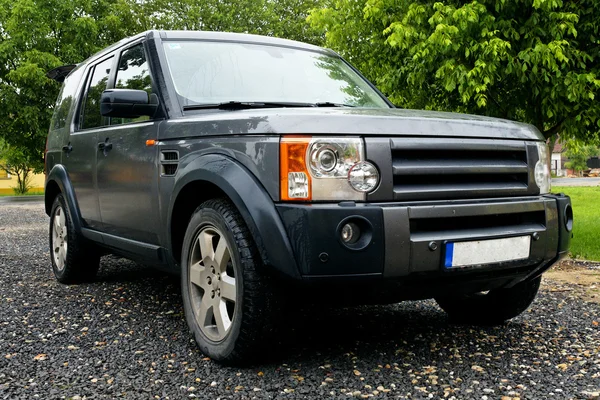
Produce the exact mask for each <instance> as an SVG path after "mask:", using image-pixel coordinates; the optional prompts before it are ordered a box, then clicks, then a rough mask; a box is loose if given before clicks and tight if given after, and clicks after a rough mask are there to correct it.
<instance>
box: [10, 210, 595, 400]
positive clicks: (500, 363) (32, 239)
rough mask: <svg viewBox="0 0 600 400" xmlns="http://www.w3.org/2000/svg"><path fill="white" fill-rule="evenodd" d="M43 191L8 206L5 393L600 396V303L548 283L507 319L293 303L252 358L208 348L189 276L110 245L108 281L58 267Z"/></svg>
mask: <svg viewBox="0 0 600 400" xmlns="http://www.w3.org/2000/svg"><path fill="white" fill-rule="evenodd" d="M47 223H48V219H47V217H46V216H45V214H44V213H43V210H42V206H41V204H40V203H36V204H3V205H0V239H1V240H0V294H1V296H0V398H5V399H8V398H10V399H33V398H42V399H53V398H70V399H83V398H88V399H91V398H142V399H150V398H157V399H159V398H160V399H181V398H186V397H199V398H211V399H213V398H222V399H225V398H240V399H241V398H243V399H250V398H316V399H325V398H348V397H350V396H354V397H359V398H360V397H364V398H366V397H370V396H373V397H376V398H384V397H385V398H448V399H452V398H456V399H465V398H473V399H490V400H491V399H503V400H506V399H515V398H521V399H526V398H527V399H547V398H556V399H566V398H577V399H582V398H593V397H594V396H597V395H598V393H597V392H598V391H600V355H599V352H600V328H599V327H598V321H600V305H598V304H593V303H587V302H584V301H582V300H580V299H578V298H577V297H573V296H569V295H568V294H570V293H571V292H563V291H562V290H561V289H560V287H564V285H562V286H560V287H559V289H556V288H554V289H553V288H552V286H551V285H550V286H548V283H546V284H545V286H544V291H543V292H542V293H541V294H540V296H539V297H538V299H537V300H536V302H535V303H534V306H533V307H532V308H531V309H530V310H529V311H528V312H526V313H525V314H524V315H523V316H521V317H519V318H517V319H515V320H513V321H511V322H509V323H508V324H506V325H505V326H502V327H494V328H478V327H472V326H456V325H450V324H448V321H447V319H446V317H445V315H444V314H443V313H442V312H441V311H440V309H438V308H437V307H436V305H435V303H434V302H432V301H424V302H406V303H402V304H400V305H394V306H386V307H361V308H354V309H342V310H322V311H319V312H317V311H312V312H310V313H293V315H289V316H287V317H286V318H287V320H286V321H282V323H283V324H284V326H285V329H284V331H283V337H284V338H285V339H284V341H283V345H279V346H275V345H274V347H273V353H275V354H273V355H272V356H271V357H270V360H271V361H268V362H266V363H263V364H258V365H256V366H254V367H252V368H243V369H237V368H225V367H221V366H219V365H217V364H215V363H213V362H212V361H210V360H209V359H206V358H204V356H203V355H202V354H201V353H199V351H198V350H197V348H196V346H195V345H194V343H193V342H192V340H191V336H190V334H189V333H188V330H187V327H186V325H185V323H184V321H183V316H182V308H181V298H180V295H179V285H178V281H177V279H176V278H173V277H170V276H167V275H165V274H162V273H160V272H155V271H153V270H150V269H147V268H144V267H142V266H138V265H136V264H134V263H131V262H129V261H126V260H123V259H118V258H114V257H105V258H104V259H103V261H102V268H101V273H100V277H99V280H98V282H96V283H93V284H88V285H81V286H63V285H60V284H58V283H57V282H56V281H55V280H54V279H53V276H52V273H51V268H50V261H49V255H48V249H47Z"/></svg>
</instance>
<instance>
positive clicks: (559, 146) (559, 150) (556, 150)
mask: <svg viewBox="0 0 600 400" xmlns="http://www.w3.org/2000/svg"><path fill="white" fill-rule="evenodd" d="M563 151H564V146H563V144H562V143H561V142H560V139H559V140H557V141H556V142H555V143H554V148H553V149H552V152H553V153H562V152H563Z"/></svg>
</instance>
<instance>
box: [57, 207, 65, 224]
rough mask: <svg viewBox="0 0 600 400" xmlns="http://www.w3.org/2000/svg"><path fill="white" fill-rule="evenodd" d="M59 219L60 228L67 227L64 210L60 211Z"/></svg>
mask: <svg viewBox="0 0 600 400" xmlns="http://www.w3.org/2000/svg"><path fill="white" fill-rule="evenodd" d="M58 219H59V220H60V222H59V223H60V227H61V228H62V227H63V226H65V225H66V223H65V213H64V212H63V210H62V209H61V210H60V214H59V216H58Z"/></svg>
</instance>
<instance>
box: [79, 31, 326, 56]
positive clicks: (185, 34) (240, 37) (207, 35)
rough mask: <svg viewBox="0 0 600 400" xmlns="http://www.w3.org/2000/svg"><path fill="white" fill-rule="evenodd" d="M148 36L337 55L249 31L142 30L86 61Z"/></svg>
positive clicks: (323, 49) (311, 46) (317, 47)
mask: <svg viewBox="0 0 600 400" xmlns="http://www.w3.org/2000/svg"><path fill="white" fill-rule="evenodd" d="M141 37H146V38H147V39H152V38H155V37H160V38H161V39H166V40H178V39H181V40H190V39H198V40H208V41H215V42H219V41H223V42H239V43H254V44H265V45H271V46H281V47H291V48H296V49H303V50H309V51H315V52H319V53H324V54H330V55H336V53H335V52H334V51H333V50H329V49H325V48H323V47H319V46H314V45H312V44H308V43H303V42H297V41H295V40H289V39H280V38H276V37H272V36H262V35H252V34H248V33H232V32H209V31H165V30H149V31H145V32H140V33H138V34H137V35H133V36H130V37H126V38H123V39H121V40H119V41H118V42H116V43H114V44H112V45H110V46H108V47H106V48H105V49H103V50H100V51H99V52H98V53H96V54H94V55H93V56H91V57H89V58H88V59H87V60H85V61H84V63H87V62H90V61H92V60H93V59H96V58H99V57H101V56H102V55H104V54H106V53H109V52H111V51H113V50H115V49H117V48H119V47H122V46H124V45H126V44H127V43H129V42H131V41H133V40H135V39H139V38H141Z"/></svg>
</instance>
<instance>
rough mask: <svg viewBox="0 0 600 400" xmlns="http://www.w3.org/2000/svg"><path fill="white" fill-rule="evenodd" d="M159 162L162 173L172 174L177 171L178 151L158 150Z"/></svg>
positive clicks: (165, 174) (164, 174)
mask: <svg viewBox="0 0 600 400" xmlns="http://www.w3.org/2000/svg"><path fill="white" fill-rule="evenodd" d="M160 163H161V164H162V165H161V167H162V171H161V172H162V175H163V176H173V175H175V173H176V172H177V166H178V163H179V152H177V151H173V150H167V151H161V152H160Z"/></svg>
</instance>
